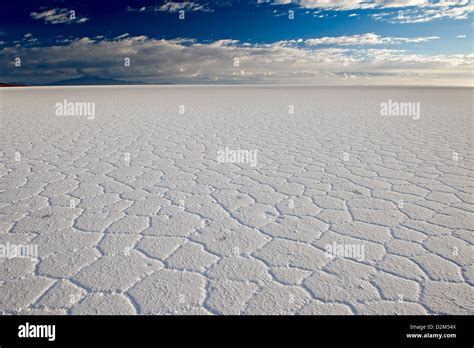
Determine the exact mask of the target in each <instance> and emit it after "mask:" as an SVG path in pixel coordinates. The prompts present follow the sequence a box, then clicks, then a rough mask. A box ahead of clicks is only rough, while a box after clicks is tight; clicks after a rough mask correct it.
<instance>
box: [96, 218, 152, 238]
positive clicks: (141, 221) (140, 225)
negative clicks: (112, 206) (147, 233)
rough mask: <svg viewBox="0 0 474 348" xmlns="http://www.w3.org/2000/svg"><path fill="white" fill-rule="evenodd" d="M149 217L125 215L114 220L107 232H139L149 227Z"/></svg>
mask: <svg viewBox="0 0 474 348" xmlns="http://www.w3.org/2000/svg"><path fill="white" fill-rule="evenodd" d="M148 220H149V219H148V217H145V216H129V215H125V216H124V217H122V218H121V219H120V220H117V221H115V222H113V223H112V224H111V225H110V226H109V227H108V228H107V230H106V231H105V232H107V233H128V234H130V233H135V234H138V233H140V232H141V231H143V230H144V229H145V228H147V227H148Z"/></svg>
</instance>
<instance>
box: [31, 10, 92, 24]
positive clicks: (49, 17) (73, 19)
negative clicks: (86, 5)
mask: <svg viewBox="0 0 474 348" xmlns="http://www.w3.org/2000/svg"><path fill="white" fill-rule="evenodd" d="M30 16H31V18H33V19H37V20H43V21H44V22H45V23H51V24H71V23H85V22H87V21H88V20H89V18H87V17H79V16H78V15H77V14H76V12H75V11H74V10H68V9H66V8H53V9H51V10H45V11H43V12H31V13H30Z"/></svg>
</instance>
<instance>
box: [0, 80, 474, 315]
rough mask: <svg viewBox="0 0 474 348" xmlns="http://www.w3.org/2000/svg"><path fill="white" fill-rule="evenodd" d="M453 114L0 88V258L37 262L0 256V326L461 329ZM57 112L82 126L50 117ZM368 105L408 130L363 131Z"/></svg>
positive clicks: (378, 93) (286, 94)
mask: <svg viewBox="0 0 474 348" xmlns="http://www.w3.org/2000/svg"><path fill="white" fill-rule="evenodd" d="M471 98H472V90H471V89H437V88H431V89H422V88H404V89H401V88H351V89H348V88H311V87H285V88H282V87H271V88H270V87H249V86H232V87H222V86H220V87H197V86H195V87H173V86H167V87H149V86H147V87H70V88H42V87H41V88H11V89H2V90H1V91H0V101H1V108H2V110H1V112H2V113H1V116H2V117H1V125H2V127H1V130H0V132H1V138H2V141H1V147H0V222H1V223H0V229H1V230H0V245H2V246H5V245H7V244H10V245H37V246H38V258H37V259H33V260H32V259H30V258H20V257H13V258H6V257H2V258H0V311H1V312H2V313H4V314H173V313H174V314H394V313H396V314H473V313H474V262H473V244H474V204H473V203H474V196H473V193H474V192H473V191H474V170H473V164H474V161H473V159H474V158H473V147H472V139H473V134H472V132H473V128H472V125H473V119H472V117H473V116H472V109H471V101H472V99H471ZM64 99H68V100H72V101H75V100H77V101H87V102H95V103H96V117H95V118H94V119H87V117H60V116H56V115H55V113H54V105H55V103H57V102H60V101H61V100H64ZM387 100H401V101H417V102H419V103H420V105H421V118H420V119H418V120H414V119H413V118H410V117H390V116H381V115H380V104H381V103H383V102H386V101H387ZM182 104H183V105H185V106H186V112H185V114H179V110H178V107H179V105H182ZM290 104H291V105H294V106H295V113H294V114H288V105H290ZM226 147H227V148H229V149H235V150H249V151H257V152H255V153H257V154H258V156H257V163H256V166H255V167H252V166H250V165H249V164H248V163H220V162H222V161H218V160H217V153H218V151H219V150H224V149H225V148H226ZM454 154H456V156H455V155H454ZM455 158H456V159H457V160H456V159H455ZM328 245H335V246H337V245H342V246H347V245H349V246H350V245H356V246H363V251H364V253H363V255H358V256H363V257H357V256H356V255H352V256H351V255H345V257H344V255H327V253H326V251H327V249H326V247H327V246H328Z"/></svg>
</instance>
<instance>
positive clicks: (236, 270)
mask: <svg viewBox="0 0 474 348" xmlns="http://www.w3.org/2000/svg"><path fill="white" fill-rule="evenodd" d="M207 275H208V276H209V278H212V279H227V280H233V281H241V282H248V281H255V282H260V281H262V280H269V279H271V276H270V275H269V274H268V271H267V267H266V266H265V264H264V263H263V262H261V261H259V260H255V259H246V258H243V257H239V256H228V257H224V258H223V259H221V260H220V261H219V262H218V263H216V264H214V265H213V266H212V267H211V268H210V269H209V270H208V271H207Z"/></svg>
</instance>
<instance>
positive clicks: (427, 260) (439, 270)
mask: <svg viewBox="0 0 474 348" xmlns="http://www.w3.org/2000/svg"><path fill="white" fill-rule="evenodd" d="M411 259H412V260H413V261H414V262H416V263H417V264H418V265H420V267H422V268H423V270H424V271H425V273H427V274H428V276H429V277H430V278H431V279H432V280H437V281H449V282H462V281H463V280H464V279H463V277H462V275H461V268H460V267H459V266H458V265H456V264H455V263H453V262H452V261H448V260H446V259H444V258H442V257H440V256H437V255H434V254H429V253H426V254H423V255H414V256H413V257H411Z"/></svg>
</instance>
